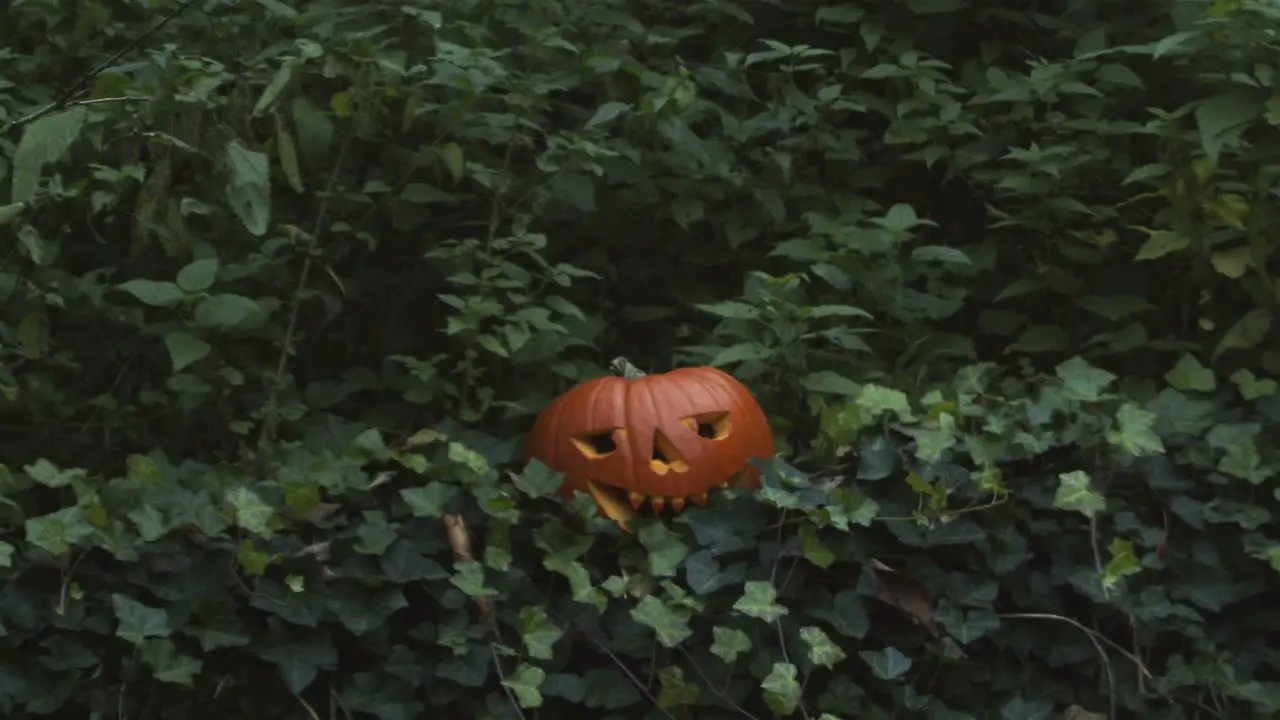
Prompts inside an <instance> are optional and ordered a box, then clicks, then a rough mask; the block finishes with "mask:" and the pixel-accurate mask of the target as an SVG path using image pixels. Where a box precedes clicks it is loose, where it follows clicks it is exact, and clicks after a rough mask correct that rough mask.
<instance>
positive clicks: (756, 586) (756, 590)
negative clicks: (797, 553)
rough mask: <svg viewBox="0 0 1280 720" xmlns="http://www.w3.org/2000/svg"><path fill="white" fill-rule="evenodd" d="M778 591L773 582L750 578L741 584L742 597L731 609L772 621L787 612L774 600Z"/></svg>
mask: <svg viewBox="0 0 1280 720" xmlns="http://www.w3.org/2000/svg"><path fill="white" fill-rule="evenodd" d="M777 597H778V591H777V589H775V588H774V587H773V583H770V582H768V581H765V580H752V581H750V582H748V583H746V584H745V585H744V586H743V592H742V597H740V598H738V601H737V602H736V603H734V604H733V609H734V610H737V611H738V612H740V613H742V614H743V615H747V616H749V617H753V618H759V619H761V620H764V621H765V622H768V623H772V622H774V621H775V620H777V619H778V618H780V617H782V616H783V615H786V614H787V608H785V607H783V606H782V605H779V604H778V603H777V602H776V600H777Z"/></svg>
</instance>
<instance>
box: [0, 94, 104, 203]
mask: <svg viewBox="0 0 1280 720" xmlns="http://www.w3.org/2000/svg"><path fill="white" fill-rule="evenodd" d="M88 115H89V111H88V108H86V107H84V106H83V105H75V106H72V107H69V108H64V109H62V110H55V111H53V112H51V113H48V114H46V115H44V116H43V117H39V118H36V119H35V120H33V121H31V122H30V123H27V126H26V127H25V128H23V130H22V138H21V139H20V140H18V147H17V148H15V149H14V151H13V160H12V162H11V166H12V171H11V172H12V175H13V189H12V191H11V192H10V194H9V202H11V203H24V202H27V201H28V200H31V199H32V198H34V197H35V195H36V190H37V189H38V188H39V187H40V174H41V172H42V171H43V170H44V166H45V165H48V164H50V163H54V162H57V161H59V160H61V159H62V157H63V156H64V155H66V153H67V151H68V150H70V149H71V145H72V144H73V143H75V141H76V140H77V139H79V137H80V133H81V131H82V130H83V129H84V124H85V120H86V119H87V118H88Z"/></svg>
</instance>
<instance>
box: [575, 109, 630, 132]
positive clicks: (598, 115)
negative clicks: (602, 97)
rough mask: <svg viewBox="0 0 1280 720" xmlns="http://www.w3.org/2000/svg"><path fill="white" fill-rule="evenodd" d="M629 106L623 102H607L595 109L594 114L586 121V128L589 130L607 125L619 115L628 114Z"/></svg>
mask: <svg viewBox="0 0 1280 720" xmlns="http://www.w3.org/2000/svg"><path fill="white" fill-rule="evenodd" d="M630 110H631V105H630V104H629V103H624V102H607V103H605V104H603V105H601V106H600V107H598V108H596V111H595V114H593V115H592V116H591V119H590V120H588V121H587V124H586V126H585V127H586V128H587V129H591V128H593V127H598V126H600V125H607V124H609V123H611V122H613V121H614V120H615V119H617V118H618V117H619V116H620V115H622V114H623V113H626V112H630Z"/></svg>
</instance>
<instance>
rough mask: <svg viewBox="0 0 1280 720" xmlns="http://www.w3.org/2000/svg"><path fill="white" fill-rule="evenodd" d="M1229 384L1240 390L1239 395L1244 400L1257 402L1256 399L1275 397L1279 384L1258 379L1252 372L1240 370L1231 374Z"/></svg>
mask: <svg viewBox="0 0 1280 720" xmlns="http://www.w3.org/2000/svg"><path fill="white" fill-rule="evenodd" d="M1231 382H1233V383H1235V384H1236V388H1237V389H1239V390H1240V395H1241V396H1243V397H1244V399H1245V400H1257V399H1258V398H1263V397H1267V396H1270V395H1275V394H1276V391H1277V390H1280V383H1277V382H1276V381H1275V380H1272V379H1270V378H1259V377H1258V376H1257V375H1254V374H1253V372H1251V371H1249V370H1247V369H1245V368H1240V369H1239V370H1237V371H1235V372H1234V373H1232V374H1231Z"/></svg>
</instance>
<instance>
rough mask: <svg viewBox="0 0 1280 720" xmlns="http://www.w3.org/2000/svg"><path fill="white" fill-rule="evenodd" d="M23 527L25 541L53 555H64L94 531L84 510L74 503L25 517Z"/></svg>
mask: <svg viewBox="0 0 1280 720" xmlns="http://www.w3.org/2000/svg"><path fill="white" fill-rule="evenodd" d="M24 529H25V531H26V539H27V542H29V543H31V544H32V545H35V546H36V547H38V548H40V549H41V550H44V551H46V552H49V553H52V554H53V555H66V554H67V553H69V552H71V548H72V547H74V546H75V545H77V544H78V543H79V542H80V541H82V540H85V539H86V538H88V537H90V536H92V535H93V533H94V529H93V526H92V525H90V524H89V522H88V520H87V519H86V518H85V515H84V511H83V510H82V509H81V508H80V507H78V506H75V505H72V506H70V507H64V508H62V509H61V510H55V511H54V512H51V513H49V514H48V515H39V516H36V517H32V518H27V521H26V522H25V523H24Z"/></svg>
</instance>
